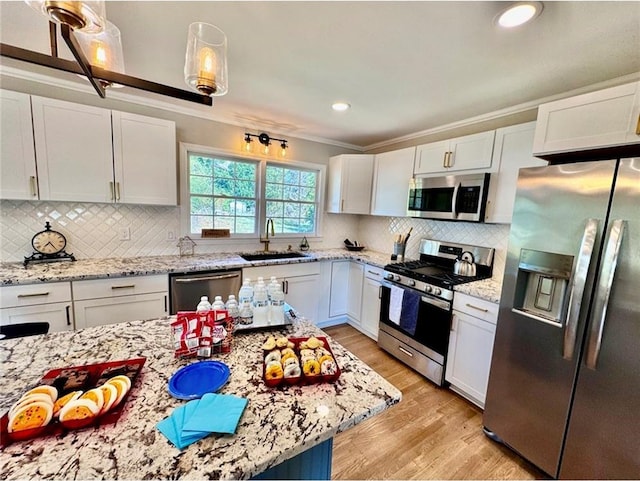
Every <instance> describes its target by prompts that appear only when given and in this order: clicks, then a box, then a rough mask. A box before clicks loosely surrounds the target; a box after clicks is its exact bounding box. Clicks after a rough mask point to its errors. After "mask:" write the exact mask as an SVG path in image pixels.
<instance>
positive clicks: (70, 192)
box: [31, 96, 115, 202]
mask: <svg viewBox="0 0 640 481" xmlns="http://www.w3.org/2000/svg"><path fill="white" fill-rule="evenodd" d="M31 102H32V108H33V131H34V137H35V146H36V159H37V164H38V184H39V188H40V200H60V201H77V202H110V201H112V200H115V199H114V198H113V194H112V190H113V154H112V151H111V111H109V110H106V109H101V108H98V107H91V106H88V105H81V104H76V103H71V102H63V101H61V100H55V99H50V98H44V97H35V96H34V97H31Z"/></svg>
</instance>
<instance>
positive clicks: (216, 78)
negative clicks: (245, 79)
mask: <svg viewBox="0 0 640 481" xmlns="http://www.w3.org/2000/svg"><path fill="white" fill-rule="evenodd" d="M227 77H228V74H227V36H226V35H225V34H224V32H223V31H222V30H220V29H219V28H218V27H216V26H215V25H210V24H208V23H202V22H195V23H192V24H191V25H189V36H188V39H187V52H186V56H185V62H184V79H185V81H186V82H187V85H189V86H190V87H191V88H193V89H195V90H197V91H199V92H200V93H202V94H204V95H214V96H220V95H224V94H226V93H227V90H228V78H227Z"/></svg>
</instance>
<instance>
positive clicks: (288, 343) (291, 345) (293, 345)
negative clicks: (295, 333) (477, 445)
mask: <svg viewBox="0 0 640 481" xmlns="http://www.w3.org/2000/svg"><path fill="white" fill-rule="evenodd" d="M287 347H288V348H289V349H293V348H294V347H296V345H295V344H294V343H293V342H291V341H289V342H287Z"/></svg>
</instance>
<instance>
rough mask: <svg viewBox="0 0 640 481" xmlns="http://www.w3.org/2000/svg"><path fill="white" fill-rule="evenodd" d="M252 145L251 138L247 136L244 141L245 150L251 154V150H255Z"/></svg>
mask: <svg viewBox="0 0 640 481" xmlns="http://www.w3.org/2000/svg"><path fill="white" fill-rule="evenodd" d="M252 144H253V142H251V138H250V137H249V136H247V137H246V138H245V139H244V150H245V151H247V152H251V150H253V149H252V147H253V145H252Z"/></svg>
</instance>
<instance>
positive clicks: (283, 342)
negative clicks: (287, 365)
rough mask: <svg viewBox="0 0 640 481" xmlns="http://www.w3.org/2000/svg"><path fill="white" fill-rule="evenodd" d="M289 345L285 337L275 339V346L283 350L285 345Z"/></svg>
mask: <svg viewBox="0 0 640 481" xmlns="http://www.w3.org/2000/svg"><path fill="white" fill-rule="evenodd" d="M288 343H289V339H287V338H286V337H279V338H278V339H276V346H277V347H280V348H283V347H287V344H288Z"/></svg>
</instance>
